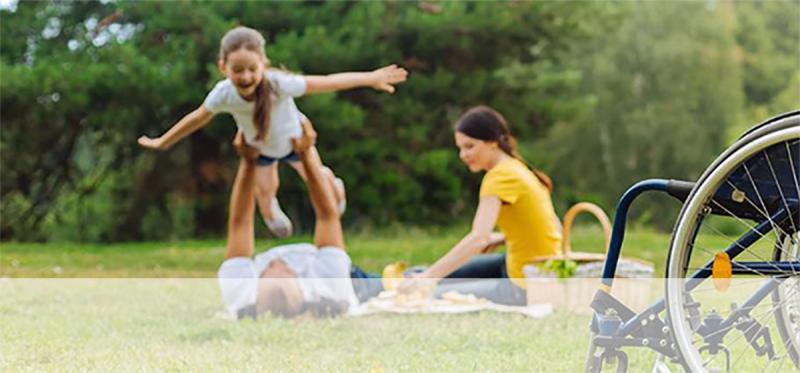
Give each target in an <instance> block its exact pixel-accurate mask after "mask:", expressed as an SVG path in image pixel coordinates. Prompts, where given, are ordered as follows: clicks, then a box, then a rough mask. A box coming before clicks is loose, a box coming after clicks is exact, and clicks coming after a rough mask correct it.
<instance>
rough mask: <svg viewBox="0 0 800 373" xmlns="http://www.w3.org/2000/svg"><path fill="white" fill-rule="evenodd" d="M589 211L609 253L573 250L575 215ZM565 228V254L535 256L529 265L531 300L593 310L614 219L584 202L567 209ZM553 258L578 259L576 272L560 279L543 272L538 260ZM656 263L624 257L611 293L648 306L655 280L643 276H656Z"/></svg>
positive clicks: (634, 305)
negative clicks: (654, 270)
mask: <svg viewBox="0 0 800 373" xmlns="http://www.w3.org/2000/svg"><path fill="white" fill-rule="evenodd" d="M582 212H588V213H590V214H591V215H593V216H594V217H595V219H597V221H598V222H599V223H600V225H601V226H602V228H603V235H604V237H605V251H606V252H605V253H589V252H578V251H573V250H572V247H571V241H570V238H571V230H572V223H573V222H574V220H575V217H576V216H577V215H578V214H579V213H582ZM563 226H564V231H563V241H562V245H561V254H559V255H556V256H548V257H540V258H535V259H534V260H533V261H532V263H531V264H529V265H527V266H526V267H525V276H526V277H527V279H526V281H527V288H528V304H529V305H530V304H540V303H550V304H552V305H553V306H554V307H555V308H556V309H561V310H566V311H569V312H574V313H581V314H588V313H591V312H592V311H591V309H590V308H589V303H590V302H591V300H592V297H593V296H594V294H595V292H596V291H597V289H598V287H599V285H600V278H601V277H602V271H603V262H604V261H605V258H606V253H607V251H608V247H609V243H610V241H611V223H610V222H609V219H608V216H607V215H606V213H605V212H604V211H603V209H601V208H600V207H599V206H597V205H595V204H593V203H589V202H581V203H578V204H576V205H574V206H572V207H570V209H569V210H567V212H566V214H564V222H563ZM549 260H569V261H573V262H575V263H577V269H576V271H575V275H574V276H573V277H571V278H567V279H559V278H556V277H555V274H552V273H547V272H543V271H542V270H541V269H540V268H539V266H538V265H537V264H541V263H544V262H547V261H549ZM652 275H653V265H652V264H651V263H648V262H646V261H642V260H638V259H631V258H620V260H619V263H618V266H617V273H616V278H615V280H614V286H613V287H612V289H611V290H612V291H611V293H612V294H613V295H614V296H615V297H616V298H617V299H619V300H620V301H622V302H623V303H625V304H626V305H628V307H630V308H632V309H634V310H640V309H644V308H645V307H646V306H647V305H648V304H649V302H650V290H651V287H652V286H651V285H652V284H651V282H652V281H646V280H643V279H646V278H652Z"/></svg>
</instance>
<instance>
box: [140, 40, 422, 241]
mask: <svg viewBox="0 0 800 373" xmlns="http://www.w3.org/2000/svg"><path fill="white" fill-rule="evenodd" d="M218 66H219V70H220V72H222V74H223V75H225V76H226V77H227V79H225V80H222V81H220V82H219V83H217V85H216V86H215V87H214V89H212V90H211V92H210V93H209V94H208V96H207V97H206V99H205V101H204V102H203V104H202V105H201V106H200V107H198V108H197V109H195V110H194V111H192V112H191V113H189V114H187V115H186V116H185V117H183V118H182V119H181V120H180V121H178V123H176V124H175V125H174V126H173V127H172V128H170V129H169V131H167V132H166V133H165V134H164V135H162V136H161V137H158V138H149V137H147V136H142V137H140V138H139V144H140V145H142V146H143V147H146V148H151V149H157V150H165V149H169V148H170V147H171V146H172V145H174V144H175V143H176V142H178V141H180V140H181V139H183V138H184V137H186V136H188V135H189V134H191V133H193V132H194V131H197V130H198V129H200V128H202V127H203V126H205V125H206V124H207V123H208V122H209V121H210V120H211V118H212V117H213V116H214V115H215V114H217V113H221V112H225V113H230V114H231V115H233V118H234V120H235V121H236V125H237V126H238V127H239V130H240V131H242V133H243V134H244V138H245V141H246V142H247V144H249V145H250V146H253V147H255V148H257V149H258V150H259V152H260V154H261V156H260V157H259V158H258V161H257V164H258V166H259V167H258V169H257V171H256V183H257V192H256V201H257V202H258V208H259V210H260V211H261V216H262V217H263V219H264V222H265V223H266V225H267V227H269V229H270V231H272V233H273V234H274V235H276V236H278V237H286V236H289V235H291V233H292V222H291V220H289V218H288V217H287V216H286V214H284V213H283V211H282V210H281V208H280V205H279V204H278V200H277V199H276V198H275V195H276V193H277V190H278V183H279V180H278V168H277V163H278V161H288V162H289V165H290V166H292V168H294V169H295V171H297V172H298V173H299V174H300V176H301V177H302V178H303V180H306V175H305V171H304V170H303V168H302V167H301V166H300V163H299V161H298V158H297V155H296V154H294V152H292V145H291V139H292V138H297V137H299V136H300V134H301V127H300V120H301V117H302V113H300V112H299V111H298V109H297V106H295V103H294V99H293V98H294V97H299V96H302V95H304V94H312V93H323V92H334V91H338V90H344V89H350V88H356V87H372V88H374V89H377V90H382V91H386V92H389V93H393V92H394V87H393V86H392V85H393V84H396V83H400V82H403V81H405V80H406V76H407V75H408V73H407V72H406V70H405V69H403V68H399V67H397V66H395V65H390V66H386V67H383V68H380V69H377V70H374V71H370V72H347V73H339V74H331V75H324V76H310V75H309V76H301V75H294V74H290V73H286V72H283V71H279V70H275V69H270V68H269V67H270V63H269V60H268V59H267V56H266V54H265V52H264V37H263V36H261V34H260V33H259V32H258V31H256V30H253V29H251V28H247V27H236V28H234V29H232V30H230V31H228V32H227V33H226V34H225V36H224V37H223V38H222V42H221V45H220V51H219V61H218ZM323 175H324V177H325V180H326V182H327V183H329V184H330V185H331V187H332V188H333V190H334V191H335V195H336V200H337V203H338V206H340V207H339V209H340V211H341V212H343V209H344V199H345V194H344V184H343V183H342V181H341V179H339V178H337V177H336V176H335V175H334V174H333V172H332V171H331V170H330V169H328V168H327V167H324V166H323Z"/></svg>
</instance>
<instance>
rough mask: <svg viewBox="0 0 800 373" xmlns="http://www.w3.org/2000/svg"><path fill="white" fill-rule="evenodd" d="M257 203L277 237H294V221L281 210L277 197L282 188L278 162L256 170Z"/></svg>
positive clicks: (265, 221) (268, 226) (271, 230)
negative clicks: (279, 188) (280, 187)
mask: <svg viewBox="0 0 800 373" xmlns="http://www.w3.org/2000/svg"><path fill="white" fill-rule="evenodd" d="M255 176H256V202H257V203H258V210H259V212H261V217H262V218H263V219H264V223H265V224H266V225H267V228H269V230H270V232H272V234H273V235H275V236H276V237H288V236H291V235H292V221H291V220H290V219H289V217H288V216H286V214H285V213H284V212H283V210H281V207H280V204H279V203H278V199H277V198H276V197H275V196H276V194H277V193H278V187H279V186H280V179H279V178H278V162H274V163H272V164H271V165H269V166H258V167H257V168H256V175H255Z"/></svg>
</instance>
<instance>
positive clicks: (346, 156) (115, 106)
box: [0, 1, 800, 241]
mask: <svg viewBox="0 0 800 373" xmlns="http://www.w3.org/2000/svg"><path fill="white" fill-rule="evenodd" d="M0 17H1V18H0V19H1V20H2V22H0V238H2V239H3V240H40V241H41V240H51V241H58V240H69V241H122V240H142V239H169V238H189V237H198V236H218V235H221V234H222V232H223V231H224V227H225V224H224V222H225V219H226V214H227V200H228V191H229V187H230V183H231V180H232V177H233V173H234V172H235V162H236V157H235V155H234V152H233V151H232V149H231V147H230V145H229V142H230V139H231V138H232V137H233V134H234V133H235V124H234V122H233V120H232V118H230V117H228V116H226V115H221V116H219V117H218V118H216V119H215V120H214V122H212V124H210V125H209V126H208V127H206V128H205V129H204V130H202V131H200V132H199V133H196V134H194V135H192V136H191V137H190V138H188V139H187V140H186V141H184V142H182V143H180V144H178V145H176V146H175V147H173V148H172V149H171V150H169V151H167V152H161V153H157V152H153V151H145V150H143V149H141V148H139V147H138V146H137V144H136V139H137V138H138V137H139V136H140V135H142V134H147V135H151V136H153V135H158V134H161V133H162V132H163V131H165V130H166V129H167V128H168V127H169V126H171V125H172V124H173V123H174V122H175V121H177V120H178V119H180V118H181V116H183V115H184V114H185V113H187V112H189V111H191V110H192V109H194V108H195V107H197V106H198V105H200V104H201V103H202V100H203V98H204V97H205V95H206V94H207V92H208V90H209V89H210V88H211V87H212V86H213V84H214V83H215V82H216V81H218V80H219V79H221V76H220V74H219V73H218V72H217V69H216V67H215V64H216V61H215V60H216V56H217V48H218V43H219V39H220V38H221V36H222V35H223V34H224V32H225V31H226V30H228V29H229V28H231V27H233V26H236V25H240V24H242V25H247V26H250V27H253V28H256V29H258V30H260V31H261V32H262V33H263V34H264V36H265V37H266V38H267V41H268V45H267V54H268V56H269V58H270V60H271V61H272V63H273V64H274V65H275V66H277V67H280V68H285V69H288V70H290V71H294V72H298V73H304V74H326V73H333V72H339V71H348V70H369V69H373V68H376V67H379V66H382V65H385V64H389V63H398V64H400V65H403V66H404V67H406V68H407V69H408V70H409V71H410V73H411V75H410V77H409V80H408V81H407V82H406V83H405V84H403V85H400V86H398V90H397V92H396V93H395V94H394V95H387V94H383V93H379V92H375V91H371V90H368V89H360V90H353V91H347V92H340V93H337V94H325V95H318V96H311V97H304V98H300V99H298V100H297V103H298V105H299V107H300V109H301V110H302V111H304V112H305V113H306V114H307V115H308V116H309V117H310V118H311V119H312V120H313V121H314V123H315V126H316V128H317V130H318V131H319V134H320V139H319V148H320V151H321V153H322V156H323V160H324V161H325V163H326V164H328V165H330V166H331V167H332V168H334V170H335V171H336V172H337V173H338V174H339V175H340V176H342V178H343V179H344V180H345V182H346V184H347V188H348V193H349V205H348V212H347V214H346V215H345V221H346V223H347V224H348V226H350V227H364V226H383V225H385V224H390V223H395V222H397V223H401V224H412V225H432V224H433V225H448V224H452V223H454V222H464V221H465V217H467V216H471V214H472V212H473V209H474V206H475V204H476V194H477V191H478V185H479V182H480V175H473V174H469V173H468V172H467V170H466V167H464V166H463V165H462V164H461V163H460V161H459V160H458V157H457V154H456V151H455V148H454V146H453V144H452V130H451V128H452V123H453V122H454V120H455V119H456V118H457V117H458V115H459V114H460V113H461V112H462V111H463V110H465V109H466V108H468V107H470V106H472V105H475V104H487V105H490V106H493V107H495V108H497V109H498V110H499V111H500V112H502V113H504V114H505V115H506V117H507V119H508V120H509V122H510V124H511V126H512V130H513V131H514V132H515V133H516V135H517V136H518V137H519V140H520V144H521V151H522V153H523V155H525V156H526V158H527V160H528V161H529V162H530V163H531V165H533V166H535V167H538V168H541V169H542V170H544V171H545V172H548V173H550V174H551V175H552V176H553V177H554V180H555V183H556V192H555V195H554V200H555V201H556V203H557V207H558V209H559V210H560V212H563V211H564V208H565V207H566V206H567V205H568V204H569V203H571V202H574V201H578V200H587V199H588V200H592V201H595V202H597V203H600V204H601V205H602V206H603V207H605V208H607V209H611V208H613V204H614V203H615V201H616V199H617V198H618V197H619V195H620V194H621V193H622V191H623V190H624V189H625V188H626V187H627V186H628V185H630V184H631V183H633V182H635V181H636V180H639V179H643V178H649V177H664V178H669V177H671V178H686V179H692V178H694V177H696V176H698V175H699V173H700V172H702V170H703V168H704V167H705V166H706V165H707V164H708V163H710V162H711V160H712V159H713V158H714V156H715V155H716V154H718V153H719V152H720V151H721V150H722V149H723V148H724V147H725V146H726V145H727V144H729V143H730V142H732V141H733V140H734V139H735V138H736V136H738V134H739V133H741V132H742V131H744V130H745V129H746V128H748V127H749V126H752V125H754V124H756V122H758V121H760V120H763V119H766V118H767V117H769V116H771V115H774V114H777V113H779V112H783V111H788V110H792V109H796V108H798V106H800V105H798V104H799V103H800V60H799V59H800V47H799V46H798V45H800V23H798V22H797V19H799V18H800V4H798V3H796V2H744V3H734V2H729V1H706V2H692V3H665V2H651V3H647V2H636V3H575V2H558V3H557V2H505V3H494V2H491V3H490V2H486V3H484V2H463V3H462V2H432V1H423V2H317V1H313V2H312V1H306V2H276V3H268V2H242V3H236V2H127V1H120V2H20V3H17V4H11V5H10V6H6V7H5V8H3V9H2V10H0ZM281 174H282V178H281V181H282V183H281V190H280V191H279V198H280V199H281V201H282V202H283V206H284V207H285V208H286V209H287V210H288V212H289V213H290V215H292V217H293V218H294V220H295V222H296V224H298V225H299V226H300V227H301V228H302V227H303V223H304V222H305V223H306V225H308V223H309V222H310V221H311V209H310V207H309V206H308V204H307V201H306V193H305V187H304V186H303V184H302V182H301V181H300V180H299V178H298V177H297V176H296V175H294V173H293V172H291V171H288V168H285V167H284V168H283V169H282V171H281ZM673 205H674V203H672V202H671V201H670V202H667V201H655V202H654V203H652V204H647V205H646V206H645V207H643V208H642V209H639V210H638V211H637V214H638V215H637V218H638V220H639V222H640V223H642V224H650V225H654V226H656V227H661V228H664V229H667V228H668V227H669V226H670V223H671V221H672V219H673V218H674V210H673V209H674V206H673Z"/></svg>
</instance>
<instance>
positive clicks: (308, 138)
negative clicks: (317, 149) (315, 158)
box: [292, 116, 317, 154]
mask: <svg viewBox="0 0 800 373" xmlns="http://www.w3.org/2000/svg"><path fill="white" fill-rule="evenodd" d="M300 125H301V126H302V127H303V135H302V136H300V137H299V138H296V139H292V145H293V146H294V151H295V152H296V153H297V154H304V153H306V152H307V151H308V150H309V149H311V148H313V147H314V144H316V143H317V131H315V130H314V127H313V126H312V125H311V121H310V120H308V118H306V117H305V116H303V118H301V119H300Z"/></svg>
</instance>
